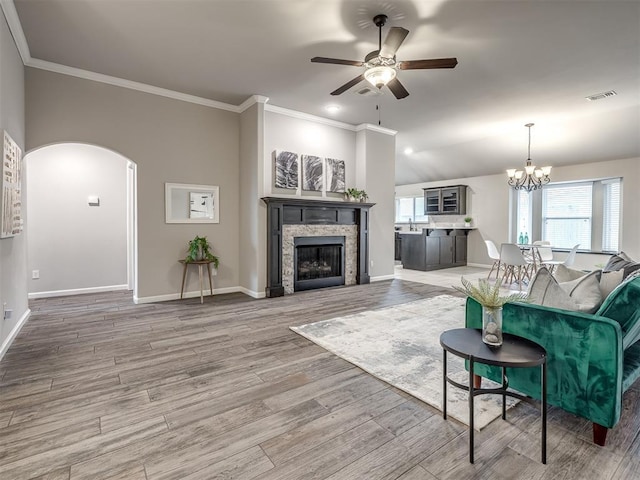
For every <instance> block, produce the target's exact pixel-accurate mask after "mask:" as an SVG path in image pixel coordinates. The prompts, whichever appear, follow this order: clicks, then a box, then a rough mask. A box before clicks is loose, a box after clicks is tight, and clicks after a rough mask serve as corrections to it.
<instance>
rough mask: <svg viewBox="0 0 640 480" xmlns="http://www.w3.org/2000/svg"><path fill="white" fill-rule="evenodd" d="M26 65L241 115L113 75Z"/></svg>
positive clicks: (42, 63) (219, 104) (210, 102)
mask: <svg viewBox="0 0 640 480" xmlns="http://www.w3.org/2000/svg"><path fill="white" fill-rule="evenodd" d="M25 65H26V66H27V67H33V68H39V69H41V70H48V71H50V72H55V73H62V74H64V75H70V76H72V77H78V78H83V79H85V80H92V81H94V82H100V83H106V84H109V85H114V86H117V87H123V88H128V89H130V90H137V91H139V92H145V93H150V94H152V95H159V96H161V97H167V98H172V99H174V100H180V101H183V102H188V103H195V104H197V105H203V106H205V107H213V108H218V109H220V110H227V111H229V112H235V113H239V109H238V107H237V106H236V105H230V104H228V103H222V102H217V101H215V100H209V99H208V98H203V97H197V96H195V95H189V94H187V93H180V92H176V91H175V90H168V89H166V88H160V87H154V86H153V85H147V84H146V83H140V82H134V81H131V80H125V79H124V78H119V77H112V76H111V75H104V74H102V73H96V72H90V71H89V70H83V69H81V68H75V67H68V66H66V65H60V64H59V63H53V62H47V61H45V60H39V59H37V58H32V59H31V60H30V61H29V62H28V63H26V64H25Z"/></svg>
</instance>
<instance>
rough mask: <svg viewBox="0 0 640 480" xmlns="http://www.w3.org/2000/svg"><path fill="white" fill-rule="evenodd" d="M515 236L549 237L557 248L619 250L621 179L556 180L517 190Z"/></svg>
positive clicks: (535, 238) (546, 238)
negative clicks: (533, 189) (534, 188)
mask: <svg viewBox="0 0 640 480" xmlns="http://www.w3.org/2000/svg"><path fill="white" fill-rule="evenodd" d="M516 193H517V195H516V198H517V209H516V214H517V218H516V223H515V226H514V233H515V238H518V236H519V234H520V232H527V231H528V232H529V239H530V240H531V241H533V240H538V239H541V240H548V241H549V242H550V243H551V245H552V246H553V247H554V248H560V249H570V248H572V247H573V246H574V245H576V244H580V247H579V249H580V250H586V251H593V252H617V251H618V250H619V248H620V245H619V241H620V212H621V210H622V203H621V201H622V179H621V178H610V179H605V180H597V181H584V182H573V183H553V184H550V185H546V186H544V187H543V188H542V190H541V191H537V192H533V193H528V192H522V191H518V192H516Z"/></svg>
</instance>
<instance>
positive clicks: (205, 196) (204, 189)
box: [164, 183, 220, 223]
mask: <svg viewBox="0 0 640 480" xmlns="http://www.w3.org/2000/svg"><path fill="white" fill-rule="evenodd" d="M164 200H165V207H164V208H165V223H220V188H219V187H217V186H213V185H191V184H188V183H165V184H164Z"/></svg>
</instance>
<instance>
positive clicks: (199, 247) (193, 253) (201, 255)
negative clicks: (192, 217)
mask: <svg viewBox="0 0 640 480" xmlns="http://www.w3.org/2000/svg"><path fill="white" fill-rule="evenodd" d="M200 260H209V261H210V262H211V263H212V264H213V267H214V268H216V269H217V268H218V265H219V263H220V261H219V259H218V257H216V256H215V255H214V254H213V253H211V244H210V243H209V241H208V240H207V237H199V236H197V235H196V238H194V239H193V240H191V241H190V242H189V250H188V251H187V256H186V258H185V259H184V261H185V262H186V263H191V262H198V261H200Z"/></svg>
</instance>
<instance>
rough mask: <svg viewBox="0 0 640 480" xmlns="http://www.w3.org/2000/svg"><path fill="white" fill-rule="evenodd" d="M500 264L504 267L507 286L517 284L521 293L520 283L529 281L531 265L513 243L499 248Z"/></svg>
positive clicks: (504, 244)
mask: <svg viewBox="0 0 640 480" xmlns="http://www.w3.org/2000/svg"><path fill="white" fill-rule="evenodd" d="M500 262H501V263H502V265H503V266H504V281H505V283H507V284H509V285H510V284H512V283H514V282H517V283H518V290H520V291H522V283H523V282H524V281H525V280H526V279H531V273H530V272H531V265H532V264H531V263H529V262H527V260H526V259H525V258H524V255H522V252H521V251H520V247H518V245H516V244H515V243H503V244H502V245H501V246H500Z"/></svg>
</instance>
